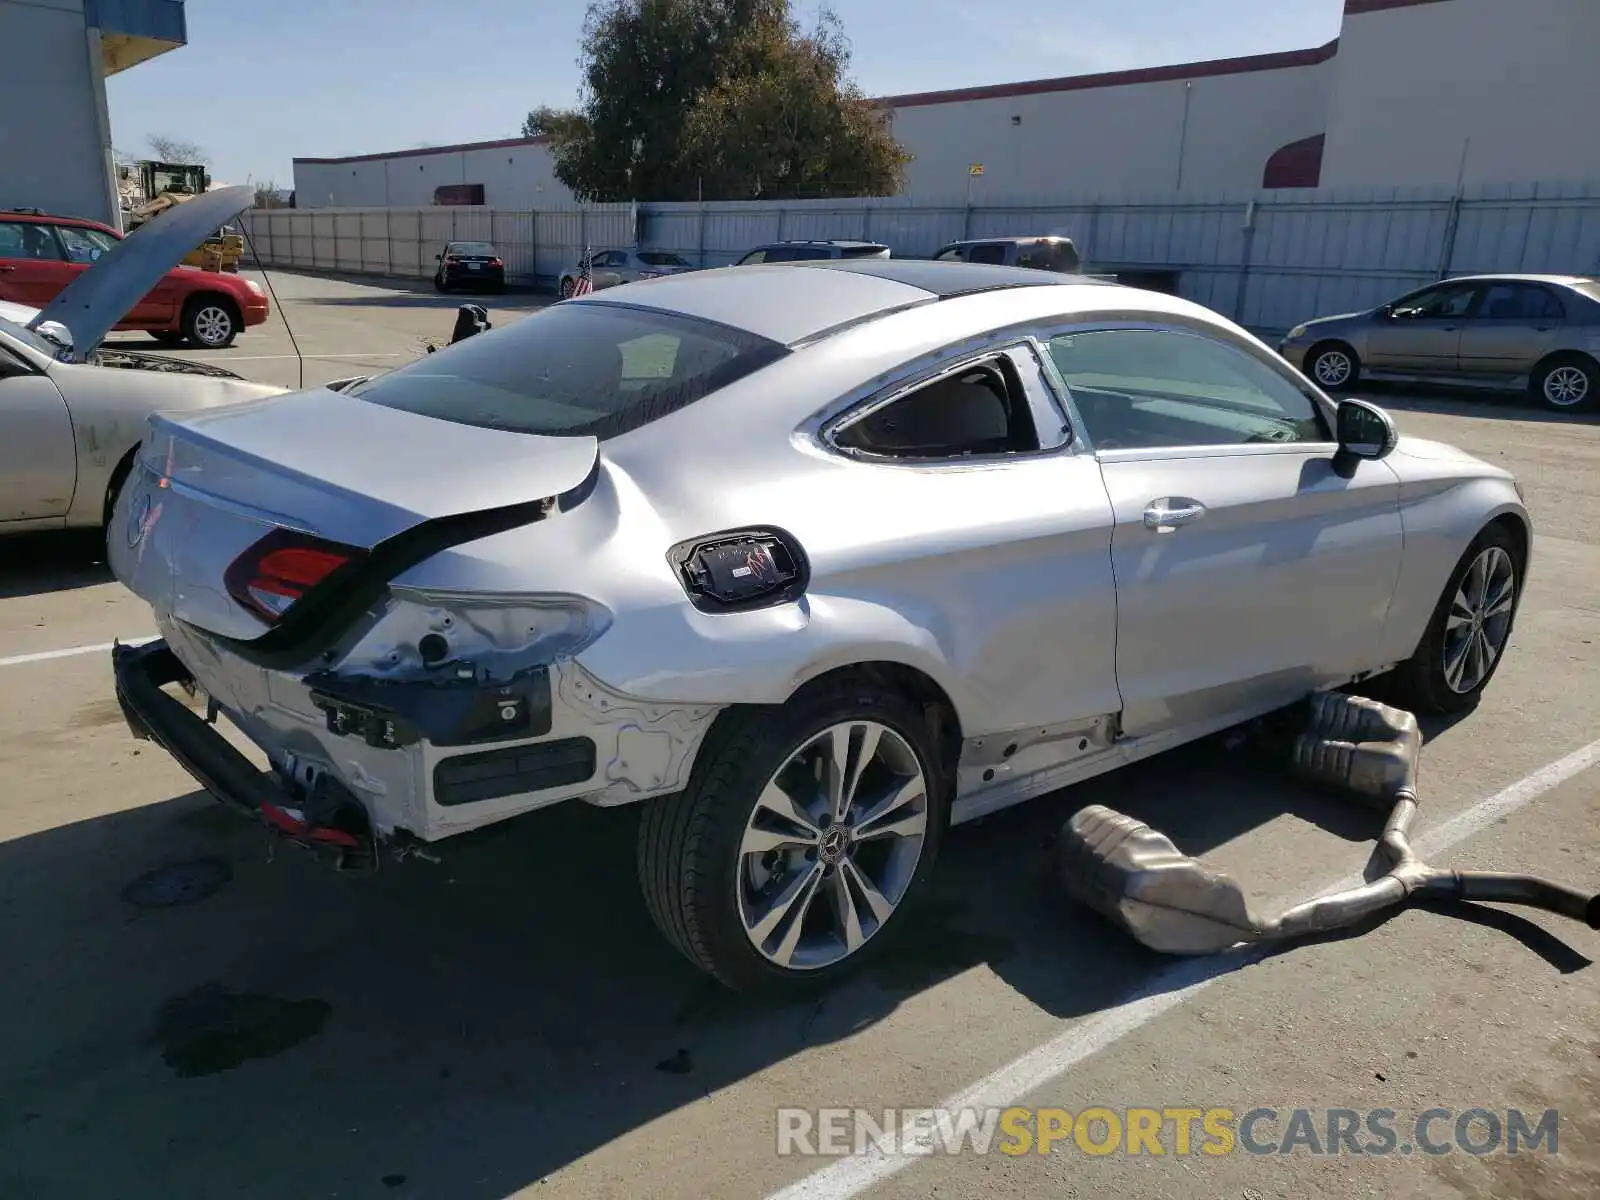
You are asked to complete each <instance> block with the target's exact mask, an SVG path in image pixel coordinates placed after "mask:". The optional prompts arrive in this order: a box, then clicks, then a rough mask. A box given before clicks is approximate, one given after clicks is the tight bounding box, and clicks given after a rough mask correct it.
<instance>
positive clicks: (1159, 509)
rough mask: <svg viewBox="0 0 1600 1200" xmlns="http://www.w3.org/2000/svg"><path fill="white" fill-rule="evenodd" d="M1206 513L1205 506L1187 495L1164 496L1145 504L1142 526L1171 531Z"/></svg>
mask: <svg viewBox="0 0 1600 1200" xmlns="http://www.w3.org/2000/svg"><path fill="white" fill-rule="evenodd" d="M1205 515H1206V506H1205V505H1204V504H1201V503H1200V501H1198V500H1190V499H1189V498H1188V497H1187V496H1179V497H1174V496H1165V497H1163V498H1161V499H1160V500H1152V501H1150V503H1149V504H1147V505H1146V506H1145V510H1144V527H1145V528H1146V529H1153V530H1155V531H1156V532H1157V533H1171V532H1172V531H1173V530H1175V529H1177V528H1178V526H1180V525H1190V524H1193V523H1194V522H1195V521H1198V520H1199V519H1200V518H1201V517H1203V516H1205Z"/></svg>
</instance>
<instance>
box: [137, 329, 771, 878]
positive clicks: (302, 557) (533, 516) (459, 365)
mask: <svg viewBox="0 0 1600 1200" xmlns="http://www.w3.org/2000/svg"><path fill="white" fill-rule="evenodd" d="M574 307H575V308H577V307H580V306H574ZM582 307H587V306H582ZM630 321H631V324H630ZM538 322H539V323H544V322H549V323H550V325H549V328H548V329H542V330H532V329H530V330H525V331H522V333H520V334H519V333H518V332H517V331H516V330H514V329H512V330H505V331H497V332H496V333H494V334H485V335H483V336H481V337H477V338H474V339H471V341H470V342H464V343H462V344H460V345H458V346H454V347H451V348H450V350H449V351H447V352H442V353H440V354H437V355H433V356H429V357H428V358H426V359H424V360H419V362H417V363H415V364H412V365H411V366H410V367H407V368H402V369H400V370H399V371H396V372H391V373H389V374H387V375H385V376H382V377H380V378H377V379H374V380H370V381H364V382H362V383H359V384H356V385H353V386H352V387H351V388H350V389H348V390H347V391H340V392H335V391H330V390H328V389H325V388H323V389H314V390H312V391H308V392H301V393H292V394H288V395H284V396H277V397H271V398H269V399H267V400H263V401H259V402H255V403H248V404H243V405H237V406H232V407H230V408H228V409H226V410H217V411H214V412H210V413H204V414H198V415H193V416H187V417H168V416H164V415H158V416H156V417H155V418H153V420H152V422H151V426H150V429H149V432H148V434H147V436H146V438H145V440H144V442H143V444H142V445H141V447H140V451H139V455H138V460H137V463H136V465H135V467H134V469H133V472H132V474H131V475H130V478H129V481H128V483H127V485H126V486H125V487H124V489H123V491H122V494H121V497H120V499H119V501H118V503H117V507H116V510H115V512H114V514H113V516H112V520H111V534H110V536H109V538H108V541H109V544H110V557H111V565H112V568H113V570H114V571H115V573H116V575H117V577H118V578H119V579H120V580H121V581H122V582H123V583H124V584H125V585H126V586H127V587H129V588H130V589H131V590H132V591H133V592H135V593H136V594H137V595H138V596H140V597H141V598H142V599H143V600H145V601H146V602H147V603H149V604H150V606H151V608H152V610H153V612H154V615H155V619H156V624H157V628H158V631H159V634H160V637H159V640H156V641H153V642H150V643H146V644H143V645H139V646H119V647H117V648H116V649H115V651H114V653H113V658H114V671H115V677H116V689H117V696H118V700H119V702H120V704H121V707H122V709H123V712H124V714H125V716H126V717H127V720H128V723H129V726H130V728H131V729H132V731H133V733H134V734H135V735H136V736H138V737H142V738H148V739H151V740H153V741H155V742H157V743H158V744H160V745H161V746H163V747H164V748H165V749H166V750H167V751H168V752H169V753H171V754H172V755H173V757H174V758H176V759H177V761H178V762H179V763H180V764H181V765H183V766H184V768H185V769H186V770H188V771H189V773H190V774H191V775H193V776H194V777H195V778H196V779H197V780H198V781H199V782H200V783H201V784H202V785H203V786H205V787H206V788H207V789H208V790H210V791H211V792H212V793H214V794H215V795H216V796H217V797H218V798H220V799H222V800H224V801H225V802H227V803H229V804H230V805H232V806H233V807H235V808H237V809H239V810H241V811H243V812H245V813H246V814H248V815H250V816H252V817H254V818H255V819H257V820H259V821H261V822H262V823H263V824H265V825H266V826H267V827H268V828H269V829H270V830H272V831H273V832H274V833H275V834H277V835H281V836H283V837H286V838H288V839H290V840H292V841H294V842H296V843H298V844H300V845H302V846H306V847H310V848H312V849H315V850H317V851H319V852H321V853H323V854H325V855H327V856H328V857H330V858H331V859H332V860H333V861H334V862H335V863H336V864H337V865H339V866H342V867H352V868H370V867H373V866H376V864H377V862H378V861H379V858H380V851H381V849H382V848H383V847H384V846H385V845H387V846H389V847H390V848H392V849H393V850H394V851H395V853H396V854H398V855H399V856H401V857H404V856H407V855H410V854H413V853H420V854H422V855H423V856H427V854H428V852H427V851H426V850H425V849H423V847H424V846H425V844H426V843H430V842H436V841H438V840H440V839H442V838H445V837H448V836H451V835H453V834H456V833H459V832H464V831H466V830H468V829H472V828H477V827H480V826H483V825H487V824H491V823H493V822H496V821H499V820H503V819H505V818H506V817H508V816H513V815H517V814H519V813H521V812H525V811H529V810H532V809H535V808H540V807H545V806H547V805H549V804H553V803H556V802H559V801H562V800H567V799H574V798H581V799H583V800H585V801H587V802H590V803H598V804H609V803H621V802H625V801H629V800H633V799H638V798H644V797H646V796H651V795H657V794H662V793H664V792H668V791H671V790H674V789H676V788H680V787H682V786H683V783H684V782H685V779H686V774H687V770H688V767H689V763H690V761H691V760H692V756H693V750H694V748H695V746H696V745H697V744H698V739H699V738H700V736H702V735H703V734H704V732H705V729H706V728H707V727H709V725H710V722H711V719H712V717H713V716H714V715H715V712H716V707H715V706H710V705H698V706H674V705H663V704H660V703H645V702H642V701H636V700H634V699H633V698H631V697H629V696H627V695H626V694H624V693H622V692H619V691H617V690H615V689H613V688H611V687H609V686H608V685H607V684H606V683H604V682H602V681H601V680H599V679H597V678H595V677H594V676H592V675H591V674H590V673H589V672H588V671H586V670H585V669H584V667H583V666H582V665H581V664H580V663H579V662H578V661H576V656H577V655H578V654H580V653H581V652H582V651H583V650H584V649H585V648H586V647H587V646H589V645H591V644H592V643H593V642H594V641H595V640H596V639H598V638H600V637H601V636H603V635H604V634H605V633H606V631H607V630H608V629H609V628H610V626H611V623H612V610H611V608H610V607H609V605H608V603H607V597H605V596H604V595H597V594H594V593H595V592H596V591H600V590H603V589H599V588H595V587H589V588H586V587H585V586H584V580H585V578H586V576H585V575H584V573H583V571H582V570H581V569H579V568H580V566H581V563H582V560H583V557H584V555H585V554H586V552H587V551H588V550H589V548H592V547H603V546H605V545H607V544H608V543H611V542H614V541H615V540H616V536H615V534H616V530H615V526H616V522H617V517H618V509H619V506H618V504H617V501H616V495H615V490H614V488H613V487H612V485H611V483H610V482H609V481H608V480H607V479H606V478H605V474H606V473H605V469H604V462H603V458H602V454H601V446H602V442H603V440H604V439H605V438H606V437H607V436H611V435H612V434H613V433H614V432H616V431H618V430H624V429H626V428H628V427H630V423H631V421H632V420H634V419H636V418H637V413H636V412H635V410H637V409H638V408H639V406H640V404H642V405H644V407H645V408H646V409H650V410H651V411H659V410H660V409H662V408H664V407H665V408H670V407H671V406H673V405H676V404H682V403H686V402H688V401H689V400H691V399H693V398H694V397H695V396H696V395H698V394H703V393H704V392H705V391H706V390H712V389H714V388H715V387H717V386H720V381H721V380H722V379H724V378H726V377H728V375H729V373H730V372H731V371H735V370H753V369H755V368H756V367H757V366H759V365H760V364H761V363H762V362H764V361H770V358H771V357H772V351H771V349H770V348H769V347H766V346H760V347H748V346H732V347H725V348H724V352H721V353H711V354H710V356H709V357H710V360H711V366H710V368H709V370H707V371H703V372H699V373H691V374H689V375H688V376H686V377H679V378H665V377H662V378H659V379H658V382H657V383H656V384H654V385H651V384H647V385H645V386H643V387H632V388H630V387H627V386H623V385H626V384H628V382H629V380H628V379H626V378H620V379H619V377H618V376H619V372H620V374H621V375H623V376H626V375H627V370H628V368H627V366H626V364H625V363H624V361H623V360H624V359H625V357H626V351H624V350H620V349H619V348H618V345H617V342H618V339H619V338H620V339H624V340H637V337H639V336H645V337H648V336H651V334H650V327H651V326H659V325H660V323H661V322H660V321H656V320H653V319H651V318H648V317H644V316H637V315H636V316H634V317H632V318H628V317H623V318H620V319H619V318H616V317H615V316H607V315H605V314H600V315H596V314H595V313H592V312H591V313H590V314H588V315H587V316H581V317H580V316H579V315H577V314H571V315H563V316H562V318H561V320H560V321H553V320H552V318H551V316H549V315H547V316H543V317H540V318H538ZM596 322H598V323H600V325H601V326H603V327H604V329H603V330H602V333H601V334H600V335H599V346H598V349H596V348H595V347H594V346H588V347H586V346H585V344H584V339H583V337H581V336H574V335H575V334H580V333H582V332H584V330H585V329H587V328H588V327H590V326H593V325H595V323H596ZM534 324H535V322H531V321H530V322H529V325H530V326H532V325H534ZM558 326H559V328H558ZM641 329H642V330H643V332H642V333H641ZM508 335H509V336H510V337H511V338H512V339H513V340H512V341H511V342H510V344H507V343H506V342H505V341H504V340H502V341H500V342H499V343H496V342H495V341H494V339H496V338H499V339H505V338H506V337H507V336H508ZM539 335H542V338H541V337H540V336H539ZM530 340H531V341H532V342H533V343H535V344H534V345H533V346H532V347H531V349H530V346H529V345H528V344H527V343H529V342H530ZM519 343H520V344H519ZM539 344H544V345H545V347H546V351H549V349H550V347H551V346H557V347H560V349H559V351H554V352H553V353H555V358H554V359H552V360H551V361H549V362H544V363H541V362H540V361H539V359H538V353H539ZM530 354H532V358H530ZM740 354H745V356H746V357H745V359H744V361H741V362H740V363H739V364H738V366H737V367H735V366H733V365H732V363H733V360H734V359H736V358H738V357H739V355H740ZM684 365H685V366H686V367H687V364H686V363H685V364H684ZM634 369H635V371H637V370H640V369H641V368H638V367H637V366H636V367H635V368H634ZM642 369H643V370H644V371H645V378H646V379H657V377H658V375H659V372H658V371H657V369H656V368H655V367H653V366H651V365H650V364H648V363H647V364H646V365H645V368H642ZM408 373H409V374H408ZM669 374H670V373H669ZM678 374H679V375H680V376H682V375H683V372H679V373H678ZM552 380H557V381H558V382H556V383H552V382H551V381H552ZM668 385H670V394H666V393H667V391H668ZM530 389H531V390H532V392H533V393H537V394H532V395H530ZM631 393H642V395H635V394H631ZM652 403H653V405H654V408H653V409H651V405H652ZM630 413H634V416H632V417H630V415H629V414H630ZM649 415H650V414H649V412H647V413H646V414H645V416H644V417H643V418H642V419H649ZM597 493H599V494H598V496H597ZM504 537H510V538H515V539H517V540H516V542H515V547H514V550H513V552H512V553H513V557H514V558H515V559H516V560H517V567H516V570H515V571H514V572H507V571H503V570H502V571H497V570H496V569H495V568H494V566H493V564H492V563H486V562H485V560H484V559H483V558H482V557H480V556H478V555H475V554H474V552H473V551H474V548H475V547H481V546H483V545H500V544H501V543H499V542H497V541H496V539H497V538H504ZM662 570H663V572H664V571H665V564H664V563H663V564H662ZM679 594H680V595H681V593H679ZM174 686H177V687H181V688H183V689H185V690H188V691H190V692H191V693H192V694H195V695H197V696H199V695H202V694H203V697H204V699H205V715H204V716H202V715H201V714H200V713H199V712H198V711H196V707H197V706H195V705H191V704H185V703H184V702H183V700H181V699H180V698H179V696H178V694H175V693H174V691H173V690H172V689H173V688H174ZM224 715H225V716H226V717H227V718H228V722H229V724H231V725H233V726H235V727H236V728H237V729H238V730H239V731H240V732H241V733H243V735H244V736H245V738H246V739H248V741H249V742H250V743H253V744H254V746H255V747H256V748H257V749H258V750H259V751H260V752H261V754H262V755H264V756H265V758H266V760H267V766H266V769H265V770H263V769H261V768H260V767H258V766H257V765H256V763H255V761H253V759H252V758H251V756H249V755H248V754H246V753H245V752H244V751H242V750H241V749H240V748H239V747H238V746H236V745H235V744H234V742H233V741H230V739H229V738H228V737H225V736H224V735H223V733H222V732H221V731H220V730H219V728H218V727H217V721H218V718H219V717H221V716H224Z"/></svg>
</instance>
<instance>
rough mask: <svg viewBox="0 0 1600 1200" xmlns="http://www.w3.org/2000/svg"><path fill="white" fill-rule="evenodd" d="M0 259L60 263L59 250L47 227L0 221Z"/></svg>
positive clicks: (26, 222)
mask: <svg viewBox="0 0 1600 1200" xmlns="http://www.w3.org/2000/svg"><path fill="white" fill-rule="evenodd" d="M0 258H30V259H38V260H43V261H46V262H60V261H61V249H60V247H59V246H57V245H56V240H55V238H53V237H51V236H50V230H49V228H48V227H47V226H44V225H39V224H36V223H35V222H33V221H0Z"/></svg>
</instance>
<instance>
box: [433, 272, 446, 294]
mask: <svg viewBox="0 0 1600 1200" xmlns="http://www.w3.org/2000/svg"><path fill="white" fill-rule="evenodd" d="M433 290H434V291H436V292H448V291H449V290H450V289H449V288H448V287H446V286H445V282H444V276H443V275H441V274H439V273H438V272H435V273H434V276H433Z"/></svg>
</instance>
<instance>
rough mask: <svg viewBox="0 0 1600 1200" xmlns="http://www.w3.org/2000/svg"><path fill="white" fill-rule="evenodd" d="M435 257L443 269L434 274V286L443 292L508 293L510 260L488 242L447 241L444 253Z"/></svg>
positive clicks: (440, 268)
mask: <svg viewBox="0 0 1600 1200" xmlns="http://www.w3.org/2000/svg"><path fill="white" fill-rule="evenodd" d="M434 257H435V258H436V259H437V260H438V262H439V269H438V270H437V271H435V272H434V273H433V286H434V287H436V288H438V289H439V290H440V291H441V292H448V291H450V290H451V289H453V288H465V289H466V290H467V291H470V292H503V291H505V290H506V261H505V259H503V258H501V257H500V254H499V252H498V251H497V250H495V248H494V247H493V246H491V245H490V244H489V243H488V242H447V243H446V244H445V248H444V253H443V254H438V255H435V256H434Z"/></svg>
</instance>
